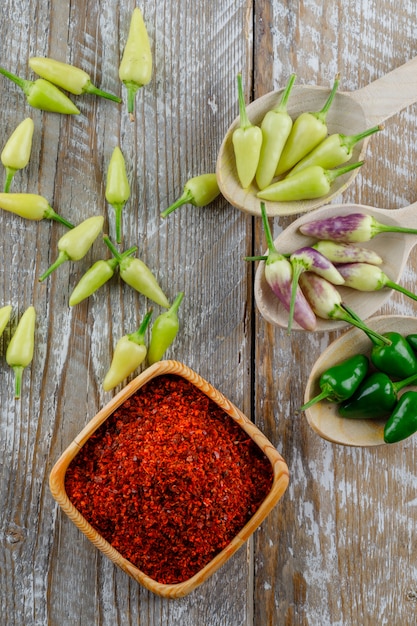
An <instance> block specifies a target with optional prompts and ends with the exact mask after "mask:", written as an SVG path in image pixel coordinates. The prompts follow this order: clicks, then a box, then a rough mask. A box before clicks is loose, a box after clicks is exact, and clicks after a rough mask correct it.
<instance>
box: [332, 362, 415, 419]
mask: <svg viewBox="0 0 417 626" xmlns="http://www.w3.org/2000/svg"><path fill="white" fill-rule="evenodd" d="M416 380H417V374H413V376H409V377H408V378H405V379H403V380H401V381H398V382H395V383H394V382H393V381H392V380H391V379H390V377H389V376H388V374H384V372H373V373H372V374H371V375H370V376H369V377H368V378H366V379H365V380H364V381H363V382H362V383H361V385H360V386H359V388H358V389H357V391H356V392H355V393H354V394H353V395H352V396H351V397H350V398H349V399H346V401H345V402H343V403H342V404H341V406H340V407H339V413H340V415H341V416H342V417H348V418H352V419H383V418H384V417H388V416H389V415H390V413H391V411H392V409H393V408H394V406H395V404H396V403H397V401H398V392H399V391H400V390H401V389H403V388H404V387H406V386H407V385H410V384H411V383H413V382H414V381H416Z"/></svg>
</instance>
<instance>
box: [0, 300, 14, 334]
mask: <svg viewBox="0 0 417 626" xmlns="http://www.w3.org/2000/svg"><path fill="white" fill-rule="evenodd" d="M11 314H12V307H11V305H10V304H6V305H5V306H2V307H1V308H0V337H1V335H2V334H3V331H4V329H5V328H6V326H7V323H8V321H9V319H10V316H11Z"/></svg>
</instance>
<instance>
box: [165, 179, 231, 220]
mask: <svg viewBox="0 0 417 626" xmlns="http://www.w3.org/2000/svg"><path fill="white" fill-rule="evenodd" d="M219 195H220V189H219V185H218V183H217V177H216V174H200V176H194V178H190V180H188V181H187V182H186V183H185V185H184V191H183V194H182V196H181V197H180V198H178V200H176V201H175V202H174V203H173V204H171V206H169V207H168V208H167V209H165V211H163V212H162V213H161V217H166V216H167V215H169V214H170V213H172V211H175V209H178V207H180V206H182V205H183V204H192V205H193V206H196V207H203V206H207V205H208V204H210V202H213V200H215V199H216V198H217V196H219Z"/></svg>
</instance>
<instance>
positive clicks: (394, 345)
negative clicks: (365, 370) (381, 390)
mask: <svg viewBox="0 0 417 626" xmlns="http://www.w3.org/2000/svg"><path fill="white" fill-rule="evenodd" d="M383 337H385V338H386V339H388V340H389V341H390V342H391V343H390V344H385V343H382V342H380V341H379V340H378V339H376V338H375V337H370V339H371V341H372V342H373V343H374V345H373V347H372V350H371V357H370V358H371V362H372V363H373V364H374V365H375V367H376V368H377V369H379V370H381V372H384V373H385V374H388V375H389V376H392V377H393V378H398V379H402V378H406V377H408V376H412V375H413V374H416V373H417V357H416V355H415V354H414V352H413V350H412V348H411V346H410V344H409V342H408V341H407V340H406V338H405V337H403V335H401V334H400V333H397V332H388V333H383Z"/></svg>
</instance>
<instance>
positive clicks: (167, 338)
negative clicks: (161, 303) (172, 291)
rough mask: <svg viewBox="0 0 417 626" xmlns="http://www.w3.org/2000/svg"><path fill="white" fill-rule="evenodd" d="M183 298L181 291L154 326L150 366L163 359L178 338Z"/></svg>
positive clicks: (149, 352) (149, 354) (149, 357)
mask: <svg viewBox="0 0 417 626" xmlns="http://www.w3.org/2000/svg"><path fill="white" fill-rule="evenodd" d="M183 297H184V292H183V291H180V293H179V294H178V295H177V297H176V298H175V300H174V302H173V303H172V305H171V307H170V309H169V310H168V311H165V313H161V315H159V316H158V317H157V318H156V320H155V322H154V323H153V324H152V332H151V341H150V343H149V348H148V362H149V365H152V364H153V363H156V362H157V361H160V360H161V359H162V357H163V355H164V353H165V351H166V350H167V349H168V348H169V346H170V345H171V344H172V342H173V341H174V339H175V337H176V336H177V333H178V330H179V326H180V325H179V320H178V315H177V313H178V308H179V306H180V304H181V302H182V299H183Z"/></svg>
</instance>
